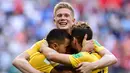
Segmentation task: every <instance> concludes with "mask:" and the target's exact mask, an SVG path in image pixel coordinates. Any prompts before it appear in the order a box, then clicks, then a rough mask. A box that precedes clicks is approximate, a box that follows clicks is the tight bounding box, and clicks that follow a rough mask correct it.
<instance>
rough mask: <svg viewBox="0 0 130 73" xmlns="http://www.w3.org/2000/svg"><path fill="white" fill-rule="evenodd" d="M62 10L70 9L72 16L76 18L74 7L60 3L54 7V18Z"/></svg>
mask: <svg viewBox="0 0 130 73" xmlns="http://www.w3.org/2000/svg"><path fill="white" fill-rule="evenodd" d="M61 8H67V9H69V10H70V11H71V12H72V16H73V17H74V9H73V7H72V5H71V4H69V3H67V2H59V3H58V4H56V6H55V7H54V16H55V14H56V11H57V10H59V9H61Z"/></svg>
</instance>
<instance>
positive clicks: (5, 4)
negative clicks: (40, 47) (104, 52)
mask: <svg viewBox="0 0 130 73" xmlns="http://www.w3.org/2000/svg"><path fill="white" fill-rule="evenodd" d="M60 1H66V2H69V3H71V4H72V6H73V7H74V9H75V18H76V20H77V21H79V20H81V21H86V22H88V23H89V24H90V26H91V28H92V30H93V32H94V37H93V38H94V39H96V40H98V42H100V43H101V44H102V45H103V46H105V47H106V48H107V49H108V50H109V51H111V52H112V53H113V54H114V55H115V56H116V57H117V58H118V63H117V64H115V65H113V66H111V67H109V70H110V71H109V73H130V0H0V73H19V71H18V70H17V69H16V68H15V67H14V66H12V65H11V62H12V60H13V59H14V58H15V57H16V56H17V55H18V54H20V53H21V52H23V51H25V50H26V49H28V48H29V47H31V46H32V44H34V43H35V42H36V41H38V40H41V39H43V38H44V37H46V35H47V34H48V32H49V31H50V30H51V29H53V28H55V27H56V26H55V25H54V23H53V8H54V6H55V4H57V3H58V2H60Z"/></svg>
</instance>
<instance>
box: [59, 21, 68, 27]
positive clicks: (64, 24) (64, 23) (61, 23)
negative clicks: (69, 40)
mask: <svg viewBox="0 0 130 73" xmlns="http://www.w3.org/2000/svg"><path fill="white" fill-rule="evenodd" d="M59 24H60V26H62V27H64V26H66V25H67V23H66V22H60V23H59Z"/></svg>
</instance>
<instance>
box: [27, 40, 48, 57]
mask: <svg viewBox="0 0 130 73" xmlns="http://www.w3.org/2000/svg"><path fill="white" fill-rule="evenodd" d="M45 41H46V40H44V39H43V40H41V41H38V42H36V43H35V44H34V45H33V46H32V47H31V48H30V49H28V50H26V52H27V53H28V54H29V55H30V56H31V55H32V54H34V53H36V52H39V50H40V47H41V45H42V43H44V42H45Z"/></svg>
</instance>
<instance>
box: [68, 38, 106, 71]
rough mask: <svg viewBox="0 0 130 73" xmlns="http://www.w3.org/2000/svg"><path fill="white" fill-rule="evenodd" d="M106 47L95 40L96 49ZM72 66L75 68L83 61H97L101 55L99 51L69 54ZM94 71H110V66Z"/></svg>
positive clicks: (100, 49)
mask: <svg viewBox="0 0 130 73" xmlns="http://www.w3.org/2000/svg"><path fill="white" fill-rule="evenodd" d="M103 49H104V47H103V46H101V45H100V44H99V43H98V42H97V41H95V40H94V50H95V51H96V52H100V51H102V50H103ZM69 59H70V62H71V64H72V66H73V67H74V68H75V67H77V65H78V64H79V63H81V62H95V61H97V60H99V59H101V56H100V55H98V54H97V53H91V54H90V53H88V52H80V53H78V54H73V55H70V56H69ZM92 73H108V67H105V68H102V69H96V70H93V71H92Z"/></svg>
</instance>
